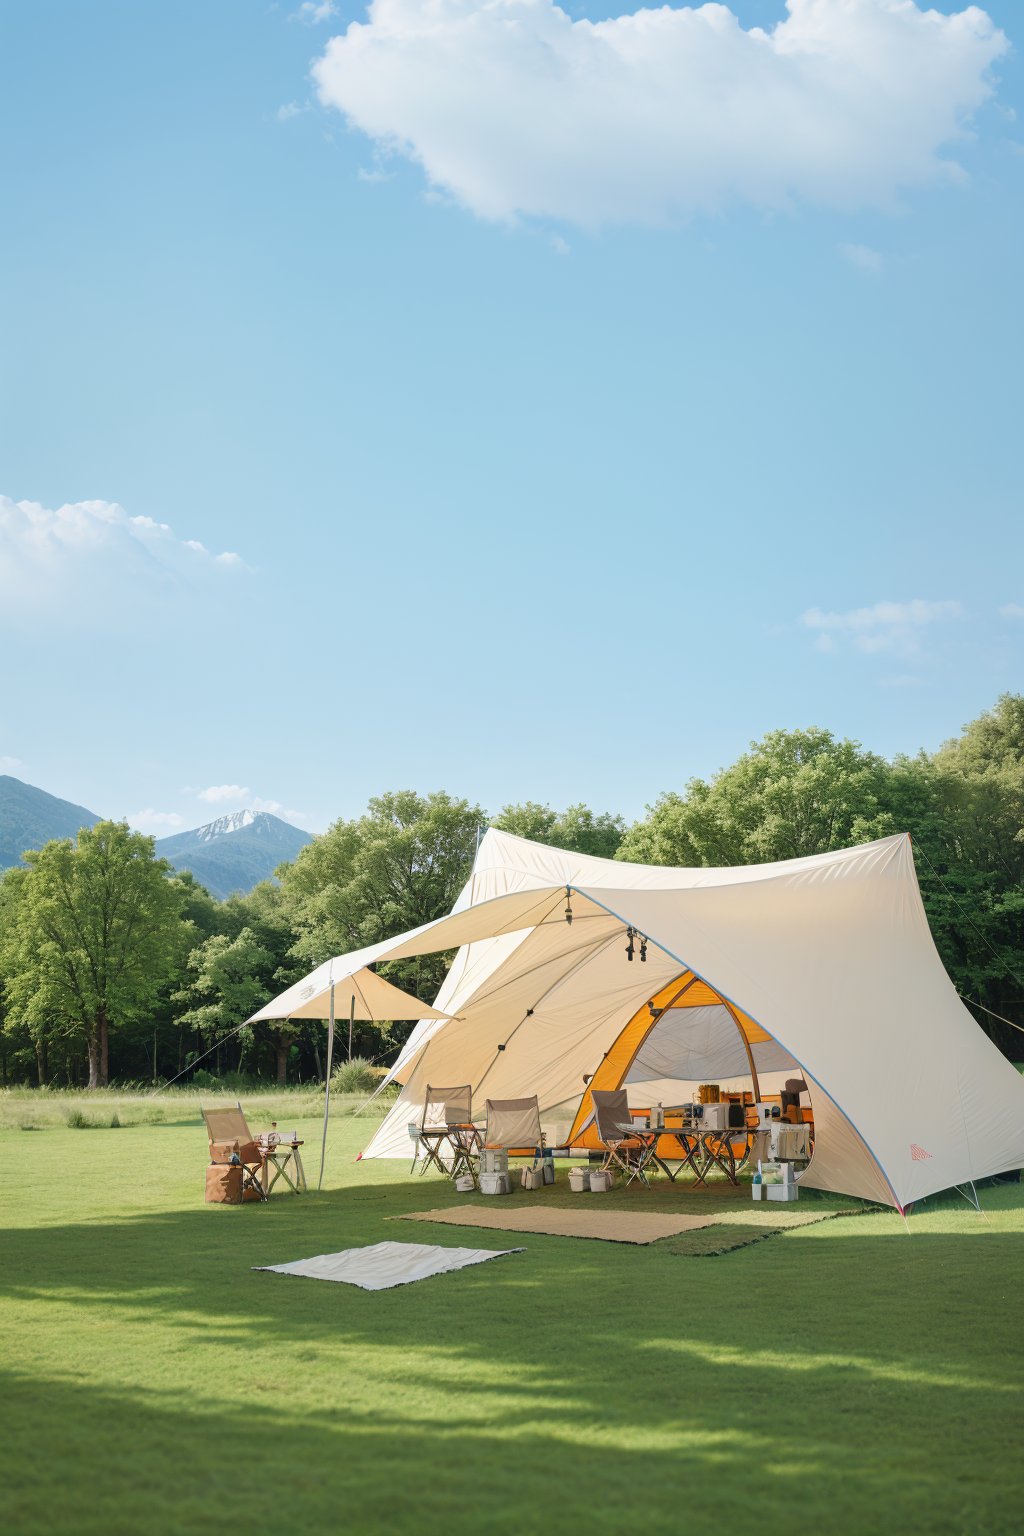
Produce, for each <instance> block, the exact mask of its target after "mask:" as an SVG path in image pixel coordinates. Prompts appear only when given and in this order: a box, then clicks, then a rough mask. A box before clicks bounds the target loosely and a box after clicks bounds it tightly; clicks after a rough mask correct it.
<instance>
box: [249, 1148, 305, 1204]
mask: <svg viewBox="0 0 1024 1536" xmlns="http://www.w3.org/2000/svg"><path fill="white" fill-rule="evenodd" d="M301 1146H302V1142H301V1141H298V1140H296V1141H264V1140H262V1139H261V1140H260V1143H259V1147H260V1151H261V1152H262V1153H263V1191H264V1193H265V1194H267V1195H269V1194H270V1191H271V1190H272V1189H273V1187H274V1185H275V1184H276V1183H277V1181H278V1179H284V1181H285V1183H286V1184H287V1185H288V1188H289V1189H290V1190H291V1191H292V1193H293V1194H295V1195H303V1194H305V1193H306V1170H305V1169H304V1168H303V1166H302V1157H301V1155H300V1153H299V1148H300V1147H301ZM289 1164H291V1168H292V1173H293V1174H294V1175H295V1177H294V1178H292V1174H290V1173H289V1172H288V1165H289ZM271 1168H273V1170H274V1171H273V1173H271V1172H270V1170H271Z"/></svg>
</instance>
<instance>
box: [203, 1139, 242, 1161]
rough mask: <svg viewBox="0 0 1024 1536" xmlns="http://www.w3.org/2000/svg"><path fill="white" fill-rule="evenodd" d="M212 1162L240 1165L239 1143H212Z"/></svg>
mask: <svg viewBox="0 0 1024 1536" xmlns="http://www.w3.org/2000/svg"><path fill="white" fill-rule="evenodd" d="M210 1162H211V1163H238V1162H241V1158H240V1157H239V1156H238V1142H237V1141H211V1142H210Z"/></svg>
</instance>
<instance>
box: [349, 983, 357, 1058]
mask: <svg viewBox="0 0 1024 1536" xmlns="http://www.w3.org/2000/svg"><path fill="white" fill-rule="evenodd" d="M355 1021H356V997H355V993H354V992H353V994H352V1000H351V1002H350V1003H349V1008H348V1059H349V1061H351V1060H352V1026H353V1024H354V1023H355Z"/></svg>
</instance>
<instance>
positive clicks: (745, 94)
mask: <svg viewBox="0 0 1024 1536" xmlns="http://www.w3.org/2000/svg"><path fill="white" fill-rule="evenodd" d="M367 15H368V19H367V20H366V22H363V23H359V22H353V23H352V24H351V25H350V26H349V27H348V28H347V29H346V31H345V32H344V33H343V34H341V35H339V36H336V37H333V38H331V40H330V41H329V42H328V43H327V46H326V48H325V49H324V52H323V54H322V56H321V57H320V58H319V59H318V60H317V62H316V64H315V65H314V68H313V75H314V79H315V81H316V85H317V89H318V92H319V96H320V100H321V101H322V102H323V103H324V104H325V105H327V106H330V107H335V108H337V109H338V110H339V111H340V112H343V113H344V114H345V116H346V117H347V118H348V121H349V123H350V124H351V125H352V126H353V127H354V128H357V129H360V130H361V131H362V132H364V133H366V134H368V135H369V136H370V137H371V138H372V139H373V140H375V141H376V143H377V144H378V145H379V146H381V147H382V148H384V149H386V150H397V151H399V152H400V153H403V154H405V155H406V156H407V157H408V158H409V159H411V160H414V161H416V162H417V163H418V164H420V165H421V166H422V167H423V170H424V171H425V173H426V176H427V178H428V181H429V182H430V183H431V184H432V185H433V186H434V187H436V188H443V189H445V190H446V191H447V192H449V193H450V194H451V195H453V196H454V197H455V198H456V199H457V200H458V201H459V202H461V203H462V204H464V205H465V206H466V207H467V208H470V209H472V210H473V212H474V213H477V214H479V215H480V216H482V217H484V218H488V219H513V218H515V217H516V216H517V215H521V214H525V215H528V216H536V217H552V218H557V219H565V220H568V221H571V222H574V223H576V224H580V225H584V226H596V225H600V224H604V223H609V222H611V223H615V222H628V221H639V222H644V223H658V222H661V221H664V220H666V219H671V218H673V217H675V216H679V215H685V214H687V213H690V212H692V211H694V210H699V209H717V208H719V207H722V206H723V205H729V204H731V203H735V202H742V203H750V204H753V205H754V206H755V207H758V208H769V209H775V208H785V207H788V206H791V205H792V204H793V203H795V202H808V203H817V204H827V205H829V206H835V207H843V208H854V207H862V206H865V205H867V206H887V205H891V204H892V203H893V201H894V199H895V197H896V195H897V193H898V192H899V190H900V189H902V188H906V187H911V186H916V185H920V184H923V183H932V182H935V181H951V180H955V179H958V178H959V179H962V178H963V173H962V171H960V169H959V167H958V166H957V165H956V164H955V162H953V161H951V160H948V159H945V158H944V157H943V155H942V150H943V149H944V147H945V146H947V145H949V144H950V143H951V142H953V141H955V140H956V139H958V138H960V137H962V136H963V135H964V133H965V131H966V124H967V121H968V119H969V118H970V115H971V113H972V112H973V111H974V110H975V109H976V108H977V107H979V106H980V105H981V104H982V102H984V101H985V99H986V98H987V97H988V96H989V95H990V94H991V89H992V87H991V84H990V82H989V79H988V69H989V66H990V65H991V64H992V62H993V61H994V60H995V59H997V58H998V57H999V56H1000V55H1001V54H1003V53H1004V52H1005V51H1006V50H1007V47H1008V43H1007V40H1006V37H1005V36H1004V34H1003V33H1002V32H1001V31H999V30H998V29H997V28H996V27H995V26H994V25H993V23H992V22H991V20H990V19H989V17H988V16H987V15H986V13H985V12H984V11H982V10H980V9H978V7H976V6H969V7H968V8H967V9H966V10H963V11H961V12H959V13H957V14H955V15H952V16H945V15H942V14H940V13H939V12H937V11H935V10H924V9H922V8H921V7H920V6H919V5H917V4H916V3H914V0H789V5H788V14H787V15H786V17H785V18H784V19H783V20H782V21H780V22H779V23H778V24H777V25H775V26H773V27H769V28H762V27H752V28H750V29H749V30H748V29H745V28H743V27H742V26H741V25H740V23H739V21H738V19H737V18H736V16H735V15H734V14H733V12H732V11H731V10H729V8H728V7H727V6H725V5H717V4H708V5H701V6H698V7H696V8H690V7H680V8H672V7H669V6H663V7H661V8H660V9H657V10H639V11H636V12H633V13H631V14H625V15H621V16H618V17H612V18H609V19H608V20H605V21H597V22H592V21H589V20H586V19H580V20H576V21H574V20H572V19H571V17H570V16H568V15H567V14H566V12H565V11H564V10H562V9H560V8H559V7H558V6H557V5H556V4H555V3H554V0H489V3H488V4H486V5H481V4H476V3H469V0H431V3H430V4H429V5H427V4H424V3H423V0H372V3H371V4H370V6H369V8H368V13H367Z"/></svg>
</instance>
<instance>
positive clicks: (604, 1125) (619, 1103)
mask: <svg viewBox="0 0 1024 1536" xmlns="http://www.w3.org/2000/svg"><path fill="white" fill-rule="evenodd" d="M590 1097H591V1100H592V1101H593V1105H594V1126H595V1129H596V1131H597V1139H598V1141H599V1142H600V1143H601V1146H602V1147H603V1148H604V1162H603V1163H602V1164H601V1172H602V1173H610V1172H611V1170H612V1168H618V1169H619V1170H620V1171H621V1172H622V1173H624V1174H625V1175H626V1182H627V1184H631V1183H632V1182H633V1180H634V1179H640V1180H641V1181H642V1182H643V1183H644V1184H646V1183H647V1175H646V1173H645V1172H644V1168H643V1160H642V1158H641V1153H642V1152H643V1150H644V1144H643V1142H642V1141H641V1140H640V1138H639V1137H638V1136H631V1135H630V1133H629V1131H628V1129H626V1127H628V1125H629V1101H628V1098H627V1096H626V1090H625V1088H611V1089H602V1088H595V1089H593V1090H592V1091H591V1095H590Z"/></svg>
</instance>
